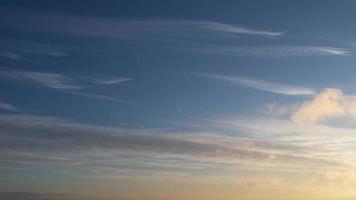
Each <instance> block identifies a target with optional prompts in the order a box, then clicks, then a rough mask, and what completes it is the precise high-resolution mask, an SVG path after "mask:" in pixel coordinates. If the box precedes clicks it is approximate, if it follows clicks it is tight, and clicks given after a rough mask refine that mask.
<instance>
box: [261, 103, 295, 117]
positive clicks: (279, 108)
mask: <svg viewBox="0 0 356 200" xmlns="http://www.w3.org/2000/svg"><path fill="white" fill-rule="evenodd" d="M299 106H300V104H299V103H286V104H281V103H277V102H273V103H267V104H266V105H265V106H264V113H265V114H267V115H272V116H277V117H278V116H290V114H292V113H294V112H295V111H296V110H297V109H298V108H299Z"/></svg>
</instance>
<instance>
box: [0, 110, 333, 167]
mask: <svg viewBox="0 0 356 200" xmlns="http://www.w3.org/2000/svg"><path fill="white" fill-rule="evenodd" d="M1 138H2V139H6V140H7V141H8V142H7V145H4V146H0V149H1V151H0V152H1V153H0V161H1V162H4V163H8V164H16V163H18V164H20V163H23V164H29V165H35V166H36V165H39V164H40V165H45V166H52V165H53V164H55V166H59V167H66V166H76V165H78V167H82V168H87V167H89V168H96V167H99V168H102V167H103V168H105V167H109V166H115V165H118V163H117V162H116V160H117V159H119V158H125V157H127V156H130V157H131V158H135V157H138V158H139V157H147V158H150V159H153V158H160V159H178V160H182V159H183V160H186V161H187V162H188V161H189V162H190V163H191V166H192V167H194V166H195V164H197V166H200V165H201V164H200V163H201V162H208V163H211V164H227V165H229V164H233V163H245V164H248V163H249V164H250V165H253V166H254V165H256V167H258V166H259V164H260V163H261V162H262V163H265V162H267V163H269V164H270V165H271V166H276V165H281V164H283V163H291V164H293V165H298V166H306V165H307V166H309V165H310V166H314V167H318V165H319V164H326V165H334V164H333V163H330V162H327V161H326V160H320V159H317V160H314V159H312V158H308V157H304V156H303V155H302V154H300V153H299V152H300V150H299V149H298V147H294V146H286V145H283V144H277V143H273V142H264V141H259V140H249V139H241V138H240V139H239V138H236V137H232V136H227V135H216V134H215V135H214V134H204V133H203V132H201V133H199V132H198V133H191V134H189V133H182V134H173V133H169V132H168V133H167V132H152V131H149V130H146V131H145V130H143V131H137V130H136V131H135V130H125V129H118V128H111V127H98V126H91V125H83V124H75V123H70V122H66V121H63V120H59V119H56V118H43V117H34V116H1V117H0V139H1ZM287 152H288V154H287ZM91 157H95V158H96V159H95V162H98V163H97V164H95V166H92V165H93V162H94V161H92V160H91ZM103 161H105V162H103ZM253 163H255V164H253ZM318 163H319V164H318ZM160 165H161V164H160ZM283 165H284V164H283ZM164 166H165V165H161V167H162V168H164ZM141 167H144V166H141ZM206 167H208V166H206ZM221 167H222V166H221Z"/></svg>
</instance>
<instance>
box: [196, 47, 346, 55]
mask: <svg viewBox="0 0 356 200" xmlns="http://www.w3.org/2000/svg"><path fill="white" fill-rule="evenodd" d="M201 51H202V52H206V53H211V54H221V55H236V56H251V57H266V58H282V57H298V56H350V55H351V54H352V53H351V50H349V49H345V48H339V47H329V46H254V47H251V46H246V47H229V46H225V47H215V48H206V49H203V50H201Z"/></svg>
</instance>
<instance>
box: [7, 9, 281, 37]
mask: <svg viewBox="0 0 356 200" xmlns="http://www.w3.org/2000/svg"><path fill="white" fill-rule="evenodd" d="M2 14H3V15H5V16H7V17H8V16H9V15H10V16H14V17H16V18H17V19H22V22H24V23H23V24H17V25H16V26H11V25H12V24H9V23H6V22H3V23H1V25H3V26H7V27H9V28H14V29H20V30H32V31H45V32H52V33H64V34H74V35H85V36H99V37H112V38H120V39H129V40H136V39H138V40H146V41H155V40H156V41H157V40H161V39H162V38H166V39H167V38H169V37H171V39H173V37H176V36H182V37H188V38H189V37H193V38H198V36H199V35H204V34H205V36H206V35H209V36H214V37H223V35H222V33H223V34H230V35H255V36H264V37H278V36H282V35H284V34H285V33H286V32H285V31H282V32H274V31H267V30H258V29H254V28H247V27H241V26H236V25H230V24H225V23H219V22H211V21H199V20H149V19H145V20H143V19H141V20H140V19H120V18H95V17H80V16H68V15H41V14H31V13H24V12H21V13H18V12H17V11H12V12H11V13H10V12H8V11H4V12H3V13H2ZM216 33H218V35H216ZM197 34H198V35H197Z"/></svg>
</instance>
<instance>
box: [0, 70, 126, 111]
mask: <svg viewBox="0 0 356 200" xmlns="http://www.w3.org/2000/svg"><path fill="white" fill-rule="evenodd" d="M0 78H3V79H11V80H16V81H19V82H22V81H24V82H26V81H28V82H31V83H33V84H37V85H40V86H43V87H47V88H51V89H56V90H63V91H65V92H66V93H68V94H73V95H77V96H82V97H88V98H93V99H101V100H108V101H113V102H118V103H127V104H131V102H130V101H127V100H124V99H120V98H116V97H112V96H107V95H103V94H96V93H88V92H85V91H83V89H85V88H86V87H89V86H92V85H103V86H105V85H115V84H121V83H124V82H127V81H131V80H132V79H129V78H107V79H93V78H87V79H88V80H74V79H72V78H69V77H67V76H64V75H63V74H59V73H44V72H34V71H24V70H3V71H0ZM4 106H5V105H4Z"/></svg>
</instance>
